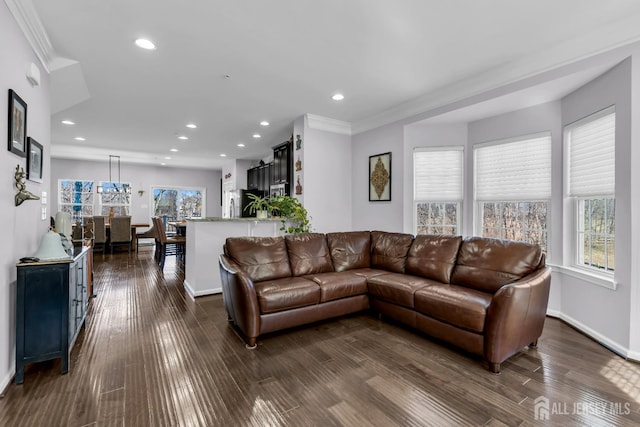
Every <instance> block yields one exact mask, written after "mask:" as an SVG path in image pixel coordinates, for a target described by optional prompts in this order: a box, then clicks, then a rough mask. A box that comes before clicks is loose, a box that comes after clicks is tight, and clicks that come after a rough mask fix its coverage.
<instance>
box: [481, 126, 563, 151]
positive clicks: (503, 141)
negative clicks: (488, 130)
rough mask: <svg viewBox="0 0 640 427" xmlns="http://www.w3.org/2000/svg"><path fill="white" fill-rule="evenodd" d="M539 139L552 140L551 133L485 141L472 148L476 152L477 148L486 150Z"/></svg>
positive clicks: (543, 132) (547, 131) (537, 133)
mask: <svg viewBox="0 0 640 427" xmlns="http://www.w3.org/2000/svg"><path fill="white" fill-rule="evenodd" d="M538 138H551V131H549V130H546V131H542V132H536V133H530V134H526V135H518V136H513V137H509V138H503V139H494V140H491V141H485V142H477V143H475V144H473V147H472V148H473V149H474V150H475V149H476V148H484V147H491V146H493V145H502V144H509V143H511V142H522V141H527V140H530V139H538Z"/></svg>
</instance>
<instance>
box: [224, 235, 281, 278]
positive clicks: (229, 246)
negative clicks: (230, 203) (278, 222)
mask: <svg viewBox="0 0 640 427" xmlns="http://www.w3.org/2000/svg"><path fill="white" fill-rule="evenodd" d="M225 251H226V253H227V255H229V256H230V257H231V258H232V259H233V260H234V261H235V262H237V263H238V264H239V265H240V267H241V268H242V271H244V272H245V273H246V274H247V275H248V276H249V278H251V280H253V281H254V282H261V281H263V280H275V279H282V278H283V277H290V276H291V268H290V267H289V257H288V256H287V246H286V244H285V243H284V238H283V237H229V238H227V240H226V244H225Z"/></svg>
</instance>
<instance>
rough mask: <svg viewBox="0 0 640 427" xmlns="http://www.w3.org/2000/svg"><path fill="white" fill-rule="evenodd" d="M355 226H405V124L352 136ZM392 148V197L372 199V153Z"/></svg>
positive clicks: (400, 228) (399, 228)
mask: <svg viewBox="0 0 640 427" xmlns="http://www.w3.org/2000/svg"><path fill="white" fill-rule="evenodd" d="M351 145H352V161H351V166H350V167H351V170H352V182H353V187H352V191H351V199H352V206H353V214H352V218H353V219H352V225H353V229H354V230H385V231H394V232H402V231H403V230H404V200H403V199H404V195H403V194H404V176H403V175H404V172H403V170H404V167H405V160H404V159H405V154H404V125H403V124H402V123H392V124H390V125H386V126H383V127H380V128H377V129H373V130H371V131H368V132H363V133H359V134H357V135H354V136H353V137H352V142H351ZM386 152H391V201H390V202H370V201H369V156H373V155H376V154H381V153H386Z"/></svg>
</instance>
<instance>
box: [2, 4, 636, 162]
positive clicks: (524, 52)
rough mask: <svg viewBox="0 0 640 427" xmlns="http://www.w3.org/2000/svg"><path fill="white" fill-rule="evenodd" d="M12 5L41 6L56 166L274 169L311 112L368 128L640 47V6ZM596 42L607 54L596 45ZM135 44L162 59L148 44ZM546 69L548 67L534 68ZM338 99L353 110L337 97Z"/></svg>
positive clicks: (39, 11) (38, 13)
mask: <svg viewBox="0 0 640 427" xmlns="http://www.w3.org/2000/svg"><path fill="white" fill-rule="evenodd" d="M5 1H7V3H9V0H5ZM11 1H15V2H18V3H22V4H27V3H30V2H33V6H35V11H36V12H37V16H39V18H40V20H41V22H42V26H43V29H44V32H45V33H46V35H48V38H49V40H50V46H49V47H48V49H49V52H48V59H47V60H48V61H49V66H48V68H49V69H50V70H51V71H52V73H51V80H52V97H53V98H54V99H52V105H53V106H54V109H56V108H62V110H61V111H58V112H55V113H54V115H53V116H52V124H51V126H52V129H51V134H52V141H51V143H52V155H53V156H56V157H79V156H82V157H85V158H91V157H94V158H98V159H104V160H106V159H107V156H108V154H120V155H121V156H122V161H123V162H141V163H155V164H158V163H160V162H161V161H165V160H163V158H164V157H165V156H171V157H172V159H171V160H167V161H166V162H167V163H168V165H169V166H172V165H173V166H184V165H188V166H192V167H206V168H213V169H217V168H220V167H221V164H222V163H223V162H224V161H225V159H224V158H221V157H220V154H221V153H225V154H227V156H228V157H227V158H226V159H229V158H244V159H259V158H261V157H264V156H265V155H267V154H268V153H269V151H270V148H271V147H272V146H273V145H276V144H278V143H280V142H282V141H284V140H286V139H288V138H289V136H290V134H291V131H292V123H293V120H294V119H295V118H297V117H299V116H301V115H303V114H305V113H311V114H315V115H319V116H324V117H329V118H333V119H337V120H342V121H346V122H351V123H352V124H353V128H354V129H355V130H356V131H358V130H364V129H367V128H371V127H372V126H373V125H375V123H377V122H378V121H379V122H380V123H383V122H384V121H385V118H386V119H387V121H389V120H390V118H391V117H395V118H397V117H398V115H399V114H400V113H401V112H402V111H405V110H403V108H404V107H405V106H406V105H407V103H411V102H414V103H415V102H416V100H420V102H421V103H422V104H424V105H425V106H427V105H430V106H431V107H432V106H433V104H429V102H422V101H423V100H425V99H428V98H429V94H438V93H439V94H440V96H441V94H442V91H443V88H448V87H453V86H455V85H458V86H460V85H459V83H460V82H463V81H473V79H477V77H478V76H485V75H491V74H493V75H494V77H493V78H494V81H495V82H499V81H500V78H501V77H504V78H505V79H506V78H507V77H509V78H510V79H512V78H513V77H514V76H515V75H513V76H509V75H508V73H507V74H505V75H504V76H501V75H498V76H497V77H496V75H497V74H499V73H497V72H496V70H505V69H509V67H511V69H512V70H517V71H518V73H519V74H520V75H521V76H524V75H526V74H527V73H528V72H531V71H537V70H534V69H535V68H536V66H538V68H539V67H542V66H550V65H554V64H555V65H559V64H562V63H563V62H566V60H567V59H571V60H573V59H576V58H578V56H579V55H585V54H587V53H595V52H588V49H589V48H591V49H595V50H597V49H602V48H607V47H613V46H615V45H619V44H621V43H623V42H628V41H630V40H634V39H637V37H638V36H640V19H639V17H640V1H637V0H608V1H602V0H562V1H558V0H536V1H533V0H530V1H513V0H484V1H477V0H447V1H443V0H394V1H391V0H350V1H345V0H323V1H318V0H315V1H313V0H272V1H264V0H262V1H260V0H234V1H226V2H222V1H213V0H200V1H186V0H182V1H176V0H135V1H131V0H109V1H104V0H83V1H74V0H56V1H51V0H11ZM634 24H637V25H634ZM611 29H616V31H611ZM623 30H626V31H623ZM597 34H605V35H606V45H604V44H603V45H599V44H598V42H597V41H591V42H589V40H590V38H591V39H593V38H594V37H593V36H594V35H597ZM138 37H147V38H149V39H151V40H153V41H154V42H155V44H156V46H157V49H156V50H155V51H144V50H141V49H139V48H137V47H136V46H135V45H134V44H133V41H134V40H135V39H136V38H138ZM600 39H602V38H600ZM572 40H577V41H581V43H582V45H581V46H580V50H579V51H576V52H575V55H578V56H575V55H574V56H573V57H571V58H568V57H567V56H566V55H565V56H564V57H559V55H555V54H553V55H552V54H549V55H546V56H544V52H547V51H548V52H556V53H557V47H558V46H561V45H562V46H565V47H571V44H570V43H569V42H570V41H572ZM603 43H604V42H603ZM586 44H588V46H587V47H585V45H586ZM589 46H591V47H589ZM554 49H555V50H554ZM585 49H586V50H585ZM566 51H569V49H565V52H566ZM536 55H537V56H536ZM570 56H571V55H570ZM535 57H538V58H545V61H538V63H534V64H533V65H534V66H531V65H530V64H531V61H529V62H527V58H535ZM69 60H72V61H69ZM73 61H77V63H74V62H73ZM540 62H548V63H547V64H542V63H540ZM523 64H525V65H526V66H527V67H528V68H527V67H524V66H523ZM518 66H520V69H518ZM523 67H524V68H523ZM225 75H229V76H230V78H225ZM85 84H86V87H85ZM338 91H339V92H342V93H344V95H345V97H346V99H345V100H344V101H342V102H340V103H337V102H335V101H332V100H331V99H330V96H331V94H332V93H334V92H338ZM84 94H86V95H88V99H86V100H84V101H82V102H80V103H77V104H75V105H71V106H69V104H73V103H74V102H77V101H78V100H82V99H83V98H85V97H86V95H84ZM436 98H437V97H435V96H434V97H432V100H433V99H436ZM437 99H440V98H437ZM422 104H421V105H422ZM415 108H418V110H415ZM424 108H426V107H424ZM419 110H420V108H419V107H415V106H414V109H413V110H412V111H413V112H415V111H419ZM62 119H71V120H73V121H75V122H76V123H77V124H76V126H73V127H69V126H64V125H62V124H61V123H60V121H61V120H62ZM261 120H268V121H269V122H271V126H269V127H268V128H262V127H261V126H259V124H258V123H259V122H260V121H261ZM188 122H194V123H197V124H198V129H196V130H190V129H187V128H185V124H186V123H188ZM255 132H259V133H261V134H262V135H263V137H262V138H261V139H260V140H259V141H257V142H256V140H254V139H253V138H252V134H253V133H255ZM177 135H186V136H188V137H189V140H188V141H186V142H182V141H179V140H178V139H177ZM76 136H83V137H85V138H86V141H84V142H77V141H75V140H74V139H73V138H74V137H76ZM238 143H244V144H246V147H245V148H242V149H241V148H238V147H237V144H238ZM170 148H178V149H179V150H180V151H179V152H178V153H170V152H169V149H170Z"/></svg>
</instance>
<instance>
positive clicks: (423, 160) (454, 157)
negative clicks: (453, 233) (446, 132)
mask: <svg viewBox="0 0 640 427" xmlns="http://www.w3.org/2000/svg"><path fill="white" fill-rule="evenodd" d="M463 154H464V151H463V147H446V148H445V147H442V148H416V149H415V150H414V152H413V173H414V180H413V182H414V186H413V188H414V191H413V198H414V200H415V201H434V202H449V201H461V200H462V171H463Z"/></svg>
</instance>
